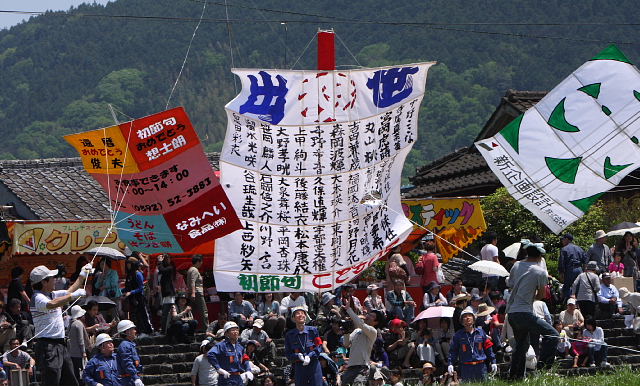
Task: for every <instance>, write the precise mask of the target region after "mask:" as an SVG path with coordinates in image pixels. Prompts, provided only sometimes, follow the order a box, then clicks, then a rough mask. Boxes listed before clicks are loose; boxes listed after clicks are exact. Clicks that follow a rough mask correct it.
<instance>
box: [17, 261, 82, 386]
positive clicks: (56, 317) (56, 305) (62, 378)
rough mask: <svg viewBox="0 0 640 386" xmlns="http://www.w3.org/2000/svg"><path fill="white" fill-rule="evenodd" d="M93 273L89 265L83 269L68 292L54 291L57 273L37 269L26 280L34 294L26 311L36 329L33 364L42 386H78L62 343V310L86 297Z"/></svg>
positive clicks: (56, 271)
mask: <svg viewBox="0 0 640 386" xmlns="http://www.w3.org/2000/svg"><path fill="white" fill-rule="evenodd" d="M92 271H93V268H91V264H87V265H85V266H84V267H82V270H81V271H80V274H79V276H78V280H76V281H75V283H73V284H72V285H71V286H70V287H69V289H68V290H59V291H54V290H53V287H54V285H55V281H54V277H55V276H56V275H57V274H58V270H57V269H53V270H51V269H48V268H47V267H45V266H44V265H39V266H37V267H35V268H34V269H33V270H31V273H30V274H29V279H30V280H31V285H32V286H33V289H34V292H33V297H32V298H31V302H29V309H30V311H31V316H32V317H33V324H34V326H35V335H34V336H36V337H37V338H38V339H37V341H36V346H35V353H36V363H38V366H40V371H41V373H42V375H41V379H42V381H43V385H70V386H73V385H77V384H78V380H77V379H76V376H75V374H74V372H73V363H72V361H71V357H70V356H69V351H68V349H67V345H66V343H65V339H64V338H65V328H64V319H63V318H62V308H63V307H65V306H66V305H67V304H69V302H71V301H72V300H73V299H76V298H78V297H80V296H85V295H86V292H85V290H84V289H83V286H84V283H85V280H86V279H87V276H88V275H89V274H90V273H91V272H92Z"/></svg>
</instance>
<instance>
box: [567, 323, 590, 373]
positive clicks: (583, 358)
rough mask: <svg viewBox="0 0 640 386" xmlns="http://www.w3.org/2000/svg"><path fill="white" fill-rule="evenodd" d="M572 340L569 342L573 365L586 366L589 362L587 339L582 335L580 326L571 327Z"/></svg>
mask: <svg viewBox="0 0 640 386" xmlns="http://www.w3.org/2000/svg"><path fill="white" fill-rule="evenodd" d="M573 339H575V340H573V341H572V343H571V348H572V354H573V367H578V365H580V366H581V367H587V364H588V363H589V341H588V339H585V338H584V337H583V336H582V329H581V328H580V327H574V328H573Z"/></svg>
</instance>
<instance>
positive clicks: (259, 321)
mask: <svg viewBox="0 0 640 386" xmlns="http://www.w3.org/2000/svg"><path fill="white" fill-rule="evenodd" d="M253 327H258V328H262V327H264V320H262V319H256V320H254V321H253Z"/></svg>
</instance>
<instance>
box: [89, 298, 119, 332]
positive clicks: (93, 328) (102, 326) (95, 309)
mask: <svg viewBox="0 0 640 386" xmlns="http://www.w3.org/2000/svg"><path fill="white" fill-rule="evenodd" d="M84 309H85V310H86V311H87V313H86V314H85V315H84V317H83V318H82V321H83V323H84V326H85V328H86V330H87V334H89V336H97V335H98V334H101V333H103V332H104V333H108V332H109V331H111V330H114V329H115V327H116V324H117V323H118V321H117V320H115V319H114V320H112V321H111V323H107V321H106V320H105V318H104V316H103V315H102V313H101V312H100V306H99V305H98V302H96V301H95V300H90V301H88V302H87V304H86V305H85V306H84Z"/></svg>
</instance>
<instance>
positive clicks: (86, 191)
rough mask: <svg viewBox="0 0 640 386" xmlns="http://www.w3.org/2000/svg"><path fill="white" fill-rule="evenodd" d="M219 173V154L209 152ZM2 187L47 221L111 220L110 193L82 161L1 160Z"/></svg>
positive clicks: (61, 159) (38, 217) (52, 159)
mask: <svg viewBox="0 0 640 386" xmlns="http://www.w3.org/2000/svg"><path fill="white" fill-rule="evenodd" d="M207 157H208V159H209V163H211V165H212V166H213V168H214V169H215V170H218V161H219V154H218V153H208V154H207ZM0 184H2V185H4V186H5V187H6V188H7V189H8V190H9V191H10V192H12V193H13V194H15V195H16V196H17V197H18V199H19V200H20V201H22V202H23V203H24V204H25V205H26V206H27V207H28V208H29V209H30V210H31V211H32V212H33V213H34V214H35V216H36V218H35V219H46V220H99V219H108V218H109V210H110V209H109V203H108V197H107V194H106V192H105V191H104V190H103V189H102V187H101V186H100V185H99V184H98V182H97V181H96V180H94V179H93V178H92V177H91V175H89V174H88V173H87V172H86V171H85V169H84V167H83V166H82V162H81V161H80V158H49V159H36V160H4V161H0Z"/></svg>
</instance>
